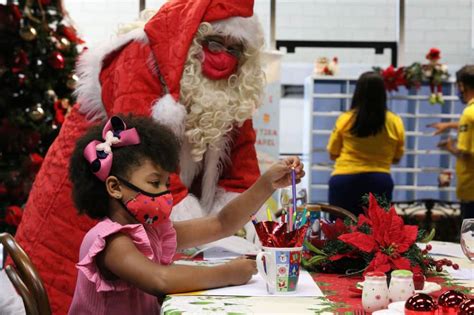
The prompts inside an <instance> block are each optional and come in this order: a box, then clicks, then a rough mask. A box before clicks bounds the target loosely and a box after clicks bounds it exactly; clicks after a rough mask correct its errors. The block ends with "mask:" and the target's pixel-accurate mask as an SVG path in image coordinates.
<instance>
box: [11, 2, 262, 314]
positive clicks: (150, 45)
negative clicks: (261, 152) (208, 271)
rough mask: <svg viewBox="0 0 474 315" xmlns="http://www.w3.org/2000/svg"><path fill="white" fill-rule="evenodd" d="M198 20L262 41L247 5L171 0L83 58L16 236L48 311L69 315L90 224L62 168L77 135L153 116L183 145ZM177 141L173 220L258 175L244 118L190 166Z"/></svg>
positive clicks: (201, 209)
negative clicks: (73, 99) (113, 119)
mask: <svg viewBox="0 0 474 315" xmlns="http://www.w3.org/2000/svg"><path fill="white" fill-rule="evenodd" d="M201 22H210V23H220V26H219V30H220V32H221V33H222V34H223V35H231V36H232V37H235V38H238V39H241V40H242V41H243V42H244V43H245V44H246V45H255V46H258V45H261V43H260V42H257V41H260V40H261V29H260V27H259V25H258V22H257V21H256V18H255V17H254V16H253V1H252V0H245V1H244V0H239V1H233V0H227V1H225V0H199V1H198V0H193V1H189V0H173V1H169V2H167V3H166V4H165V5H164V6H163V7H162V8H161V9H160V10H159V12H158V13H157V14H156V15H155V16H154V17H153V18H152V19H151V20H150V21H148V22H147V23H146V25H145V27H144V29H142V28H141V29H136V30H134V31H132V32H129V33H127V34H125V35H122V36H119V37H117V38H116V39H114V40H112V41H111V42H109V43H107V44H104V45H102V46H101V47H100V48H99V49H90V50H88V51H87V52H86V53H84V54H83V56H82V57H81V59H80V60H79V63H78V74H79V76H80V81H79V88H78V92H77V93H78V104H76V105H75V106H74V108H73V110H72V112H71V113H70V115H69V116H68V117H67V119H66V121H65V123H64V125H63V126H62V128H61V131H60V134H59V136H58V138H57V139H56V140H55V142H54V143H53V145H52V146H51V148H50V149H49V151H48V154H47V156H46V158H45V160H44V163H43V166H42V168H41V170H40V172H39V173H38V175H37V177H36V180H35V183H34V186H33V189H32V191H31V194H30V196H29V199H28V202H27V205H26V209H25V213H24V216H23V220H22V222H21V224H20V226H19V229H18V232H17V234H16V239H17V240H18V242H19V243H20V244H21V246H23V248H24V249H25V250H26V252H27V253H28V254H29V256H30V257H31V259H32V261H33V263H34V265H35V266H36V268H37V269H38V271H39V273H40V275H41V278H42V280H43V282H44V284H45V286H46V289H47V293H48V296H49V300H50V303H51V307H52V310H53V313H54V314H65V313H67V311H68V308H69V305H70V301H71V297H72V295H73V291H74V288H75V282H76V274H77V270H76V268H75V264H76V263H77V260H78V254H79V247H80V244H81V241H82V238H83V236H84V234H85V233H86V232H87V231H88V230H89V229H90V228H91V227H92V226H93V225H94V224H95V223H96V222H94V221H93V220H91V219H89V218H87V217H86V216H78V215H77V214H76V209H75V208H74V206H73V202H72V199H71V183H70V181H69V179H68V166H69V158H70V156H71V154H72V151H73V148H74V146H75V143H76V139H78V137H79V136H81V135H82V134H83V133H84V132H85V131H86V130H87V128H89V127H90V126H91V124H94V123H97V122H98V121H102V120H104V119H106V118H107V117H109V116H111V115H114V114H119V113H133V114H137V115H148V116H153V117H154V118H155V119H157V120H158V121H160V122H161V123H163V124H166V125H167V126H169V127H170V128H171V129H173V130H174V132H175V133H176V134H177V135H178V136H179V137H180V138H181V139H183V131H184V119H185V116H186V115H187V108H186V107H185V106H184V105H182V104H180V103H179V98H180V78H181V77H182V73H183V67H184V65H185V61H186V58H187V54H188V50H189V47H190V45H191V43H192V40H193V37H194V36H195V34H196V31H197V29H198V27H199V25H200V23H201ZM257 106H258V105H257ZM183 142H184V143H185V144H184V147H183V150H182V152H181V163H180V174H179V175H178V174H173V175H172V176H171V191H172V193H173V197H174V203H175V206H174V208H173V216H174V218H175V219H186V218H192V217H200V216H202V215H206V214H209V213H211V212H213V211H218V210H219V209H220V208H221V207H222V206H223V205H224V204H226V203H227V202H228V201H229V200H231V199H232V198H233V197H235V196H236V195H237V194H238V193H241V192H243V191H244V190H245V189H247V188H248V187H250V186H251V185H252V184H253V183H254V182H255V180H256V179H257V177H258V176H259V174H260V173H259V168H258V165H257V158H256V152H255V148H254V143H255V132H254V129H253V127H252V121H251V120H250V119H249V120H247V121H245V122H244V123H243V124H241V126H237V125H236V126H235V127H234V128H233V130H232V131H230V132H229V133H228V134H226V136H225V137H224V139H223V141H222V147H220V148H219V147H217V148H213V149H211V148H210V149H209V150H208V151H207V152H206V153H205V154H204V157H203V160H202V161H201V162H195V161H193V159H192V158H191V157H190V153H189V152H187V150H188V151H189V147H187V146H186V141H185V140H183ZM137 268H139V266H137Z"/></svg>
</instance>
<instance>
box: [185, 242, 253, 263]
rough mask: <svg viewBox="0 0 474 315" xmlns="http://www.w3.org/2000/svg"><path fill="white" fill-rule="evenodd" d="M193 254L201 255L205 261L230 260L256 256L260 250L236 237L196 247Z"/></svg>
mask: <svg viewBox="0 0 474 315" xmlns="http://www.w3.org/2000/svg"><path fill="white" fill-rule="evenodd" d="M198 249H199V250H198V251H197V252H196V253H195V254H194V255H197V254H199V253H201V252H202V253H203V256H204V259H205V260H222V259H232V258H236V257H240V256H243V255H257V253H258V252H259V251H260V248H259V247H258V246H257V245H255V244H254V243H252V242H249V241H247V240H246V239H244V238H241V237H238V236H229V237H226V238H223V239H220V240H218V241H215V242H212V243H209V244H206V245H202V246H199V247H198Z"/></svg>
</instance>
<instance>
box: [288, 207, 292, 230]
mask: <svg viewBox="0 0 474 315" xmlns="http://www.w3.org/2000/svg"><path fill="white" fill-rule="evenodd" d="M287 227H288V232H291V231H292V230H293V207H290V209H289V211H288V225H287Z"/></svg>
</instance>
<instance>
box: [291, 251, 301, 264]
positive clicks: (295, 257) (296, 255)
mask: <svg viewBox="0 0 474 315" xmlns="http://www.w3.org/2000/svg"><path fill="white" fill-rule="evenodd" d="M300 258H301V255H300V252H299V251H298V252H297V251H295V252H291V253H290V263H291V264H299V263H300Z"/></svg>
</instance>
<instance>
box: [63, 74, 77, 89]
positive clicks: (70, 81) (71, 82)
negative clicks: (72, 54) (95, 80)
mask: <svg viewBox="0 0 474 315" xmlns="http://www.w3.org/2000/svg"><path fill="white" fill-rule="evenodd" d="M77 81H79V77H78V76H77V75H75V74H73V75H71V76H69V79H68V80H67V81H66V86H67V87H68V88H70V89H71V90H74V89H75V88H76V84H77Z"/></svg>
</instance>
